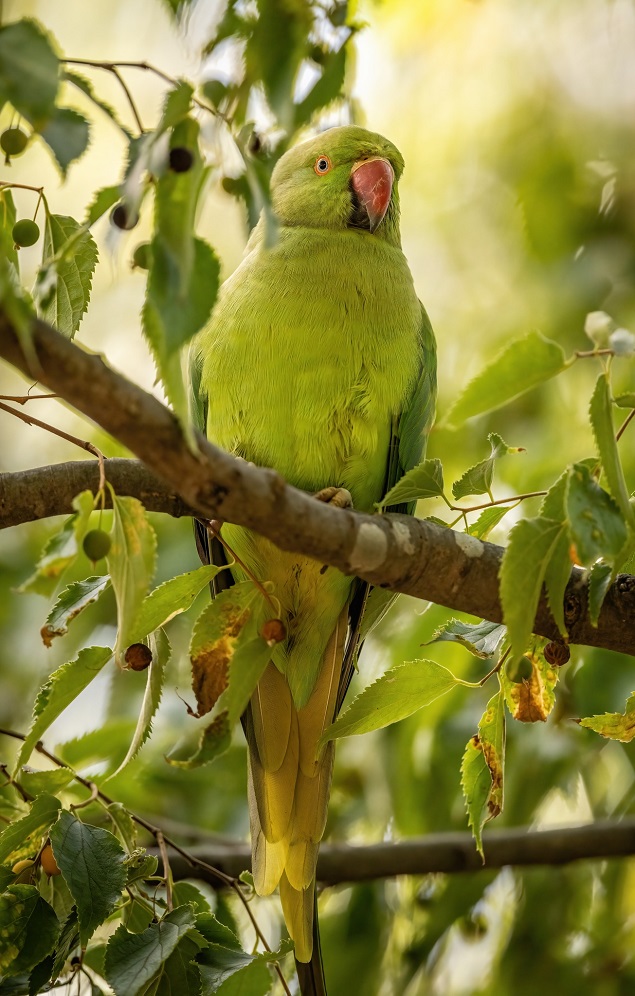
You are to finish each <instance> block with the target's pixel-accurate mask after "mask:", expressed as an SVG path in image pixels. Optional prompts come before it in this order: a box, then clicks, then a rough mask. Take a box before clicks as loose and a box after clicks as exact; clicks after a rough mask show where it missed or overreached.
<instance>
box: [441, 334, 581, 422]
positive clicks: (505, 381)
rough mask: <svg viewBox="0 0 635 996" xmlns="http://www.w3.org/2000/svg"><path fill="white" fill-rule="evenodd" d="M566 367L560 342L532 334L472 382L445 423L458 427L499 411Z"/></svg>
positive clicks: (503, 352)
mask: <svg viewBox="0 0 635 996" xmlns="http://www.w3.org/2000/svg"><path fill="white" fill-rule="evenodd" d="M565 367H566V360H565V355H564V352H563V351H562V348H561V347H560V346H559V345H558V343H557V342H553V341H552V340H551V339H545V337H544V336H542V335H541V334H540V333H539V332H530V333H529V334H528V335H526V336H523V338H522V339H515V340H514V341H513V342H510V343H509V344H508V345H506V346H505V347H504V348H503V349H502V350H501V352H500V353H499V354H498V355H497V356H496V357H495V358H494V359H493V360H492V362H491V363H489V364H488V365H487V366H486V367H485V369H484V370H482V371H481V373H480V374H477V376H476V377H475V378H474V379H473V380H472V381H470V383H469V384H468V385H467V387H466V388H465V390H464V391H463V393H462V394H461V395H460V396H459V398H458V399H457V400H456V401H455V402H454V405H453V406H452V408H451V409H450V411H449V412H448V414H447V415H446V417H445V418H444V420H443V422H444V423H445V424H447V425H449V426H453V427H456V426H459V425H461V424H462V423H463V422H465V421H466V420H467V419H468V418H473V417H474V416H475V415H482V414H483V413H484V412H489V411H495V410H496V409H497V408H500V407H502V405H505V404H507V402H508V401H511V400H512V399H513V398H517V397H518V396H519V395H521V394H524V393H525V392H526V391H530V390H531V389H532V388H533V387H536V386H537V385H538V384H542V383H544V382H545V381H547V380H549V379H550V378H551V377H555V376H556V374H559V373H560V372H561V371H562V370H564V369H565Z"/></svg>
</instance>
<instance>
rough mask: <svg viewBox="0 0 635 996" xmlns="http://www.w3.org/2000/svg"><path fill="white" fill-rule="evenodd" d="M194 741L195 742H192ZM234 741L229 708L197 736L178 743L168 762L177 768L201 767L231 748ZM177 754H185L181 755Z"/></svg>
mask: <svg viewBox="0 0 635 996" xmlns="http://www.w3.org/2000/svg"><path fill="white" fill-rule="evenodd" d="M192 741H193V742H192ZM231 742H232V727H231V726H230V725H229V719H228V717H227V710H225V711H224V712H221V713H219V714H218V716H217V717H216V718H215V719H214V720H213V721H212V722H211V723H208V725H207V726H205V727H203V729H202V730H201V731H200V732H198V735H197V736H196V738H192V737H189V738H187V740H186V741H185V743H184V744H177V746H176V747H175V748H174V751H172V752H171V753H170V754H169V755H167V756H166V761H167V762H168V764H171V765H173V766H174V767H175V768H185V769H186V770H187V769H190V768H199V767H200V766H201V765H203V764H209V763H210V762H211V761H215V760H216V758H217V757H220V755H221V754H224V753H225V751H226V750H228V749H229V747H230V745H231ZM177 754H179V755H180V754H184V755H185V756H183V757H180V756H177Z"/></svg>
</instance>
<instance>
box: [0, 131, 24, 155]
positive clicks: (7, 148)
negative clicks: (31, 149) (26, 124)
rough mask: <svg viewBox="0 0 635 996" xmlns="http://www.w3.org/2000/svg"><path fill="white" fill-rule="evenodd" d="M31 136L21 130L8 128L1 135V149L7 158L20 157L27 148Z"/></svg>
mask: <svg viewBox="0 0 635 996" xmlns="http://www.w3.org/2000/svg"><path fill="white" fill-rule="evenodd" d="M28 141H29V136H28V135H27V134H26V133H25V132H23V131H22V129H21V128H7V130H6V131H3V132H2V135H0V148H1V149H2V151H3V152H4V153H5V155H7V156H19V155H21V154H22V153H23V152H24V150H25V149H26V147H27V143H28Z"/></svg>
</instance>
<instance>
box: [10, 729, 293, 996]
mask: <svg viewBox="0 0 635 996" xmlns="http://www.w3.org/2000/svg"><path fill="white" fill-rule="evenodd" d="M0 735H2V736H5V737H12V738H13V739H14V740H21V741H22V742H23V743H24V741H25V740H26V736H25V734H24V733H18V731H17V730H7V729H4V728H0ZM34 749H35V750H36V751H38V753H39V754H42V755H43V756H44V757H46V758H48V759H49V761H52V762H53V764H56V765H57V767H58V768H67V769H68V770H69V771H72V772H73V776H74V778H75V780H76V781H78V782H79V783H80V785H83V786H84V787H85V788H87V789H89V791H90V792H91V796H92V793H93V789H94V788H95V784H94V782H91V781H88V779H86V778H84V777H83V776H82V775H79V774H77V772H76V771H75V770H74V768H72V767H71V766H70V764H67V763H66V761H63V760H62V758H61V757H57V755H55V754H52V753H51V751H49V750H47V749H46V747H45V746H44V744H43V743H42V741H41V740H38V742H37V743H36V744H35V747H34ZM96 798H99V799H101V801H102V802H103V803H105V804H106V805H107V806H112V805H113V803H114V801H115V800H114V799H112V798H111V797H110V796H108V795H106V793H105V792H102V791H101V789H98V790H97V795H96ZM90 801H92V799H91V800H90ZM126 809H127V807H126ZM127 812H128V814H129V816H130V818H131V819H132V820H134V822H135V823H137V824H138V825H139V826H141V827H143V828H144V830H147V831H148V833H149V834H151V835H152V837H154V839H155V841H156V842H157V846H158V847H159V849H160V851H161V855H162V856H163V850H162V846H161V842H163V847H165V845H166V844H167V845H168V846H169V847H171V848H172V850H174V851H176V853H177V854H180V855H181V857H182V858H184V859H185V860H186V861H187V862H188V864H189V865H191V866H192V867H193V868H201V869H202V870H203V871H206V872H208V874H211V875H213V876H214V877H215V878H217V879H218V880H219V881H220V882H222V883H223V885H226V886H228V887H229V888H230V889H232V890H233V891H234V892H235V893H236V895H237V896H238V898H239V899H240V902H241V903H242V905H243V907H244V909H245V911H246V913H247V916H248V917H249V919H250V920H251V923H252V926H253V928H254V930H255V932H256V935H257V937H258V939H259V940H260V942H261V944H262V946H263V947H264V948H265V950H266V951H269V952H271V948H270V946H269V944H268V943H267V939H266V937H265V936H264V934H263V933H262V931H261V930H260V927H259V926H258V923H257V921H256V918H255V917H254V914H253V912H252V910H251V909H250V907H249V903H248V901H247V899H246V898H245V896H244V895H243V893H242V889H241V887H240V882H239V880H238V879H237V878H234V877H233V876H232V875H226V874H225V872H223V871H221V870H220V868H215V867H214V866H213V865H210V864H208V862H206V861H203V860H202V859H201V858H197V857H196V856H195V855H194V854H191V853H190V852H189V851H186V850H185V848H183V847H181V846H180V845H179V844H177V843H176V841H174V840H172V838H171V837H168V836H167V834H164V833H163V831H162V830H161V829H160V827H157V826H155V825H154V824H153V823H150V822H149V821H148V820H146V819H144V818H143V816H138V815H137V814H136V813H133V812H132V811H131V810H129V809H127ZM164 868H165V865H164ZM168 869H169V864H168ZM168 881H169V878H168V876H166V888H167V887H168V885H167V883H168ZM169 895H171V893H169ZM274 969H275V971H276V974H277V976H278V978H279V979H280V982H281V983H282V987H283V989H284V991H285V993H286V994H287V996H291V992H290V990H289V988H288V986H287V983H286V981H285V979H284V976H283V974H282V969H281V968H280V966H279V965H278V963H277V962H274Z"/></svg>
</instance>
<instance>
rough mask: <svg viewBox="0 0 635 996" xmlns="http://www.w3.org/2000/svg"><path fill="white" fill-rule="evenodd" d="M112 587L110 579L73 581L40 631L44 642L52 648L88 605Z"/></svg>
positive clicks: (61, 595)
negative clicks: (54, 642)
mask: <svg viewBox="0 0 635 996" xmlns="http://www.w3.org/2000/svg"><path fill="white" fill-rule="evenodd" d="M109 587H110V577H109V576H108V575H107V574H106V575H105V576H103V577H90V578H86V580H85V581H73V583H72V584H69V586H68V588H65V589H64V591H62V592H60V594H59V595H58V597H57V601H56V602H55V604H54V606H53V608H52V609H51V611H50V612H49V614H48V616H47V617H46V622H45V624H44V626H43V627H42V629H41V630H40V635H41V637H42V641H43V642H44V645H45V646H46V647H50V646H51V643H52V642H53V639H54V638H55V637H56V636H64V634H65V633H67V632H68V627H69V624H70V623H71V622H72V621H73V619H74V618H75V616H77V615H79V613H80V612H82V611H83V609H85V608H86V606H87V605H92V603H93V602H96V601H97V599H98V598H99V596H100V595H101V594H103V592H104V591H106V589H107V588H109Z"/></svg>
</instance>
